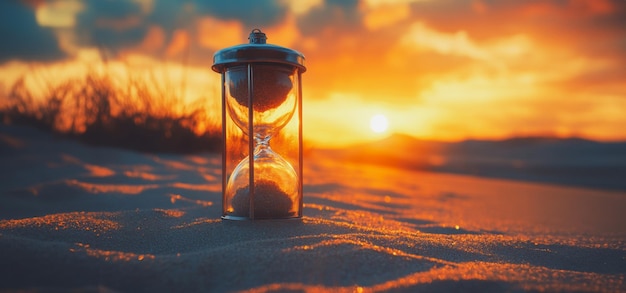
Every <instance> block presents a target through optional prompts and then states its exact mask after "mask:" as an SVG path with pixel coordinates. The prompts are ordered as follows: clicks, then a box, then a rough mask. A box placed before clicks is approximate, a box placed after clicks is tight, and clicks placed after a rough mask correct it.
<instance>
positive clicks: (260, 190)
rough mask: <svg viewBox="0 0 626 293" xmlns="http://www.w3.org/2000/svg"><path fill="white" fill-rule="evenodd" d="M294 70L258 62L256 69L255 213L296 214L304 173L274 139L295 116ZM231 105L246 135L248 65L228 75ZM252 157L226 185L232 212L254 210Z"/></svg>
mask: <svg viewBox="0 0 626 293" xmlns="http://www.w3.org/2000/svg"><path fill="white" fill-rule="evenodd" d="M294 72H295V71H294V69H293V68H290V67H284V66H276V65H274V66H269V65H255V66H254V67H253V72H252V80H253V92H252V104H253V123H254V124H253V138H254V142H255V150H254V153H253V160H254V164H253V165H254V192H253V194H254V199H253V201H252V203H253V205H254V217H255V218H281V217H291V216H294V215H295V207H294V203H296V202H297V198H296V197H297V196H298V190H299V181H298V176H297V174H296V172H295V170H294V169H293V167H292V166H291V165H290V164H289V162H287V161H285V159H283V158H282V157H281V156H280V155H278V154H277V153H275V152H274V151H273V150H272V149H271V148H270V139H271V138H272V136H274V135H275V134H276V133H278V132H279V131H280V130H281V129H282V128H283V127H284V126H285V125H286V124H287V123H288V122H289V121H290V120H291V118H292V116H293V115H294V112H295V108H296V104H297V98H296V95H295V92H294V90H293V74H294ZM226 83H227V84H226V88H227V89H228V92H229V94H228V98H227V109H228V112H229V116H230V117H231V118H232V120H233V122H234V123H235V125H237V126H238V127H239V128H240V129H241V131H242V132H243V134H244V135H245V136H247V135H248V132H249V124H248V123H249V108H248V104H249V100H248V67H247V66H238V67H233V68H231V69H229V70H228V72H227V74H226ZM249 185H250V157H249V156H248V157H246V158H245V159H243V160H242V161H241V162H239V164H238V165H237V166H236V167H235V169H234V170H233V172H232V173H231V176H230V177H229V178H228V182H227V185H226V192H225V194H226V196H227V198H230V199H231V200H230V203H231V207H230V208H229V212H230V214H231V215H232V216H236V217H249V216H250V215H249V213H250V186H249Z"/></svg>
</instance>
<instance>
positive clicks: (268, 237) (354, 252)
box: [0, 126, 626, 292]
mask: <svg viewBox="0 0 626 293" xmlns="http://www.w3.org/2000/svg"><path fill="white" fill-rule="evenodd" d="M0 160H1V162H2V163H1V164H2V168H1V171H0V172H2V174H1V176H0V183H1V185H0V291H2V290H7V289H8V290H12V289H21V290H23V289H26V290H32V291H44V292H49V291H54V290H59V291H66V290H78V291H87V292H92V291H96V292H117V291H121V292H173V291H181V292H209V291H210V292H222V291H250V292H268V291H272V292H273V291H289V290H293V291H302V290H303V291H315V290H327V291H333V292H336V291H348V292H353V291H356V292H369V291H406V292H413V291H416V290H420V291H426V292H449V291H463V292H468V291H470V292H471V291H475V292H502V291H534V290H540V291H543V290H547V291H606V292H617V291H626V285H625V284H624V277H625V275H626V246H625V241H626V224H625V223H626V216H625V212H624V211H626V193H625V192H620V191H602V190H594V189H582V188H574V187H567V186H558V185H545V184H534V183H524V182H517V181H507V180H494V179H484V178H478V177H470V176H463V175H448V174H441V173H428V172H411V171H407V170H402V169H396V168H389V167H384V168H383V167H375V166H373V165H359V164H352V163H351V164H340V162H337V161H333V160H327V159H325V157H324V156H323V153H319V152H317V153H315V152H314V153H312V154H311V155H310V156H308V157H307V159H306V162H305V163H306V165H305V184H306V186H305V210H304V215H305V217H304V218H303V219H302V220H290V221H258V222H232V221H222V220H220V218H219V217H220V214H221V197H220V188H221V186H220V182H221V181H220V176H221V175H220V166H219V164H220V157H219V155H216V154H207V155H196V156H178V155H149V154H141V153H135V152H129V151H124V150H117V149H109V148H96V147H87V146H84V145H81V144H78V143H76V142H71V141H66V140H60V139H57V138H55V137H53V136H51V135H49V134H43V133H40V132H38V131H35V130H32V129H28V128H22V127H16V126H0Z"/></svg>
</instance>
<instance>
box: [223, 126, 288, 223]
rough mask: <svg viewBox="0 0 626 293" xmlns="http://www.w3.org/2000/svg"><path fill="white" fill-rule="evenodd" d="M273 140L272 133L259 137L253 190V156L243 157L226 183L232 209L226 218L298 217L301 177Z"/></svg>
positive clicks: (256, 140)
mask: <svg viewBox="0 0 626 293" xmlns="http://www.w3.org/2000/svg"><path fill="white" fill-rule="evenodd" d="M269 140H270V136H265V137H263V138H260V137H259V136H255V151H254V154H253V158H254V162H253V166H254V181H253V182H254V184H253V187H252V189H253V190H252V192H250V177H249V176H250V157H249V156H248V157H246V158H245V159H244V160H242V161H241V162H240V163H239V164H238V165H237V166H236V167H235V169H234V170H233V173H232V175H231V177H230V178H229V179H228V183H227V185H226V194H227V198H231V199H232V200H231V206H232V208H231V209H230V210H229V212H230V213H229V214H228V215H226V216H224V217H223V218H224V219H228V220H248V219H287V218H293V217H295V216H296V214H297V213H296V206H295V205H296V202H297V198H296V197H297V196H298V189H299V186H298V184H299V183H298V176H297V174H296V171H295V170H294V169H293V167H292V166H291V164H289V162H287V161H285V159H283V158H282V157H281V156H280V155H278V154H277V153H275V152H274V151H272V149H271V148H270V145H269ZM251 196H252V198H251Z"/></svg>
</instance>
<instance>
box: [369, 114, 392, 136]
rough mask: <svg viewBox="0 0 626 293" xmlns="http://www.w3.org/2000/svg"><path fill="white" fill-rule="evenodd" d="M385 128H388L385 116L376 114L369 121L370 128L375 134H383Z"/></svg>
mask: <svg viewBox="0 0 626 293" xmlns="http://www.w3.org/2000/svg"><path fill="white" fill-rule="evenodd" d="M387 127H389V121H387V117H385V115H382V114H377V115H374V116H372V118H371V119H370V128H371V129H372V131H374V132H376V133H381V132H384V131H385V130H387Z"/></svg>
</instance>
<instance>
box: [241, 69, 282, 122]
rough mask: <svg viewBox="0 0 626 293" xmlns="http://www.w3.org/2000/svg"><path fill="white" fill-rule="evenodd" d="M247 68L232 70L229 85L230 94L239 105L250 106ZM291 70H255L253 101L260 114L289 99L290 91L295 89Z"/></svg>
mask: <svg viewBox="0 0 626 293" xmlns="http://www.w3.org/2000/svg"><path fill="white" fill-rule="evenodd" d="M245 69H246V68H245V67H241V68H240V69H239V70H232V72H231V73H230V78H231V80H232V82H231V83H230V85H229V89H230V93H231V95H232V96H233V97H234V98H235V100H236V101H237V103H239V104H240V105H242V106H245V107H247V106H248V72H247V70H245ZM291 71H293V70H291V69H287V68H272V69H269V70H267V69H266V68H263V67H260V68H258V69H255V70H254V89H253V90H252V97H253V98H252V100H253V103H254V109H255V110H256V111H259V112H265V111H267V110H271V109H275V108H277V107H278V106H280V105H281V104H282V103H283V102H285V100H286V99H287V95H288V94H289V91H291V89H292V88H293V83H292V81H291V78H289V76H290V74H291Z"/></svg>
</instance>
